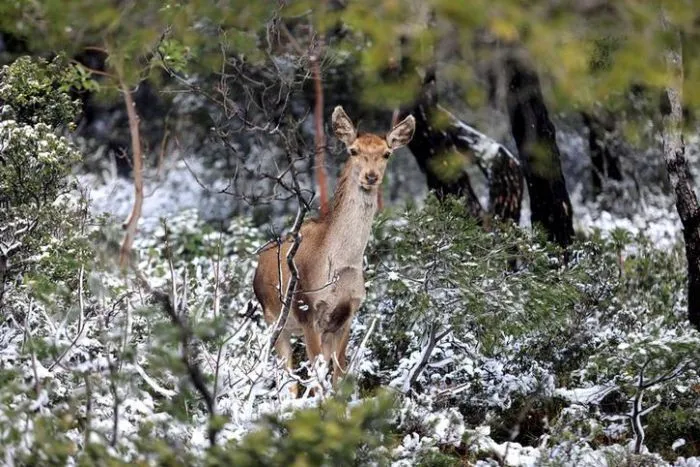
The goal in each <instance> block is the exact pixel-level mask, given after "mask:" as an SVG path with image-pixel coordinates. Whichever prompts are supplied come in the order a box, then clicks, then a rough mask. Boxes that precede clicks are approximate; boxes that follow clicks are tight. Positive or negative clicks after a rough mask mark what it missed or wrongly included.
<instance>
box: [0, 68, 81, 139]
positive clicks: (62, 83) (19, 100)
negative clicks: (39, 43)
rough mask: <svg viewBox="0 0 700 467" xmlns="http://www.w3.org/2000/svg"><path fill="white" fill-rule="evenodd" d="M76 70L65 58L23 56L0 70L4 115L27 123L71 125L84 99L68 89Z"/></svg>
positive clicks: (0, 91) (53, 125) (0, 113)
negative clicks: (70, 92) (71, 93)
mask: <svg viewBox="0 0 700 467" xmlns="http://www.w3.org/2000/svg"><path fill="white" fill-rule="evenodd" d="M75 70H76V69H75V68H73V67H70V66H68V65H67V63H66V60H64V59H63V58H60V57H59V58H56V59H54V60H53V61H51V62H47V61H46V60H44V59H42V58H32V57H20V58H18V59H17V60H15V61H14V62H12V64H11V65H7V66H4V67H3V68H2V70H0V108H1V109H2V110H1V111H0V115H2V116H3V118H4V119H11V120H15V121H17V122H18V123H20V124H23V125H36V124H37V123H43V124H45V125H47V126H49V127H51V128H57V127H62V126H69V125H70V124H71V123H72V122H73V119H74V118H75V116H76V115H77V113H78V111H79V109H80V102H79V101H78V100H77V99H73V98H71V96H70V94H69V93H68V90H69V89H70V87H71V85H73V84H74V83H77V81H76V75H75V73H76V71H75Z"/></svg>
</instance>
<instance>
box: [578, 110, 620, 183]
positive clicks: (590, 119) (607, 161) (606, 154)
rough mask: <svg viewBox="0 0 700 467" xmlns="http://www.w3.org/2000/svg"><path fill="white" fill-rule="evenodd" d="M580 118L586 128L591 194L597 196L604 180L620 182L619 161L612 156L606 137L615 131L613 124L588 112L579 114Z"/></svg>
mask: <svg viewBox="0 0 700 467" xmlns="http://www.w3.org/2000/svg"><path fill="white" fill-rule="evenodd" d="M581 117H583V123H584V124H585V125H586V127H587V128H588V148H589V151H590V154H591V162H592V163H593V170H592V171H591V177H592V183H593V193H594V195H595V196H597V195H599V194H600V193H601V192H602V190H603V181H604V179H610V180H615V181H618V182H619V181H621V180H622V173H621V172H620V162H619V159H618V158H617V157H616V156H615V155H613V152H612V148H611V147H610V144H609V142H608V140H609V138H608V137H607V136H608V134H609V133H611V132H612V131H614V130H615V127H614V122H611V121H607V122H606V121H604V120H603V119H600V118H598V117H596V116H594V115H592V114H590V113H588V112H581Z"/></svg>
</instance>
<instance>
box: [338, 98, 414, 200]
mask: <svg viewBox="0 0 700 467" xmlns="http://www.w3.org/2000/svg"><path fill="white" fill-rule="evenodd" d="M332 123H333V132H334V133H335V136H336V137H337V138H338V139H339V140H341V141H342V142H343V143H345V146H346V147H347V149H348V153H349V154H350V158H349V160H348V162H347V163H348V164H352V167H353V174H354V175H355V177H356V180H357V182H358V183H359V185H360V187H361V188H362V189H363V190H365V191H367V192H372V191H376V190H377V186H379V184H380V183H381V181H382V179H383V178H384V170H385V169H386V164H387V162H388V160H389V157H390V156H391V154H392V153H393V152H394V150H396V149H397V148H400V147H401V146H405V145H406V144H408V143H409V141H411V138H412V137H413V132H414V130H415V128H416V120H415V119H414V118H413V116H412V115H409V116H408V117H406V118H405V119H404V120H402V121H401V122H400V123H398V124H397V125H396V126H394V128H392V129H391V131H390V132H389V133H388V134H387V135H386V137H385V138H382V137H380V136H377V135H375V134H371V133H367V134H362V135H359V136H358V135H357V132H356V130H355V126H354V125H353V124H352V121H351V120H350V118H349V117H348V116H347V114H346V113H345V111H344V110H343V108H342V107H341V106H337V107H336V108H335V109H334V110H333V117H332Z"/></svg>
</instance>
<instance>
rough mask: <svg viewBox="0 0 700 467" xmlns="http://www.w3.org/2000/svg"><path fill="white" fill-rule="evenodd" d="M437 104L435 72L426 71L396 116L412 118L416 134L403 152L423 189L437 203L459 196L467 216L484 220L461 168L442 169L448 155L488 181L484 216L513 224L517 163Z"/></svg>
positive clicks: (519, 191) (518, 190)
mask: <svg viewBox="0 0 700 467" xmlns="http://www.w3.org/2000/svg"><path fill="white" fill-rule="evenodd" d="M437 101H438V98H437V90H436V83H435V72H434V70H429V72H428V73H426V77H425V79H424V82H423V87H422V89H421V94H420V96H419V98H418V99H417V100H416V102H415V103H414V104H412V106H410V107H409V108H407V109H403V111H402V112H401V115H400V116H399V118H404V117H405V116H406V115H407V114H408V113H411V114H413V116H414V117H415V118H416V132H415V134H414V136H413V139H412V140H411V142H410V143H409V145H408V147H409V149H410V150H411V152H412V153H413V155H414V156H415V158H416V161H417V162H418V166H419V167H420V169H421V170H422V171H423V173H424V174H425V176H426V181H427V183H428V189H430V190H432V191H434V192H435V193H436V195H437V197H438V199H441V200H442V199H444V198H445V197H447V196H449V195H452V196H457V197H464V199H465V202H466V204H467V208H468V209H469V212H470V213H471V214H472V216H474V217H475V218H476V219H479V221H480V222H481V221H483V220H484V219H485V212H484V209H483V208H482V206H481V203H480V202H479V198H478V197H477V195H476V193H475V192H474V190H473V188H472V185H471V182H470V179H469V175H468V174H467V173H466V172H465V171H464V169H463V168H462V167H461V164H456V167H455V168H454V169H453V170H454V171H458V172H457V173H451V172H446V171H445V170H444V166H443V165H442V164H443V161H444V160H445V159H442V158H443V157H445V156H450V155H452V156H451V157H458V158H459V157H463V158H465V159H470V160H473V161H476V163H477V164H478V166H479V167H480V168H481V170H482V171H483V172H484V174H485V175H486V177H487V179H488V184H489V211H488V214H489V217H494V218H498V219H501V220H511V221H513V222H515V223H516V224H518V223H519V221H520V206H521V202H522V195H523V177H522V172H521V169H520V164H519V162H518V161H517V159H516V158H515V156H513V154H511V153H510V151H508V150H507V149H506V148H505V147H504V146H502V145H500V144H498V143H497V142H495V141H493V140H492V139H490V138H489V137H487V136H486V135H484V134H482V133H480V132H479V131H478V130H476V129H475V128H473V127H471V126H469V125H467V124H466V123H464V122H463V121H461V120H460V119H458V118H457V117H455V116H454V115H452V114H451V113H450V112H448V111H447V110H446V109H444V108H443V107H441V106H440V105H439V104H438V102H437ZM438 122H439V123H438ZM447 165H448V166H449V164H447Z"/></svg>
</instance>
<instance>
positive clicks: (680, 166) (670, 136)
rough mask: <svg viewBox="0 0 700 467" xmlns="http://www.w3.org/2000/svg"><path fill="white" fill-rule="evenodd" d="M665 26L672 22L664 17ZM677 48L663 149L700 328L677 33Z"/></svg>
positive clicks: (670, 57)
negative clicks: (681, 229)
mask: <svg viewBox="0 0 700 467" xmlns="http://www.w3.org/2000/svg"><path fill="white" fill-rule="evenodd" d="M663 22H664V26H665V27H666V28H667V29H668V27H669V25H668V24H667V22H666V21H665V18H664V21H663ZM675 42H676V49H675V50H669V51H668V52H667V53H666V64H667V66H668V69H669V74H670V83H669V86H668V87H667V88H666V92H665V98H666V99H667V102H666V104H667V105H665V106H663V108H664V110H665V114H664V115H663V152H664V159H665V162H666V169H667V171H668V176H669V179H670V182H671V187H672V188H673V192H674V194H675V198H676V209H677V210H678V214H679V216H680V218H681V223H682V225H683V239H684V240H685V255H686V259H687V261H688V319H689V320H690V322H691V323H692V324H693V325H694V326H695V327H697V328H698V329H700V207H698V199H697V196H696V194H695V190H694V189H693V177H692V174H691V173H690V170H689V168H688V160H687V159H686V158H685V142H684V140H683V133H682V126H683V108H682V100H683V94H682V92H683V58H682V54H681V40H680V34H678V33H677V34H676V41H675Z"/></svg>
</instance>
